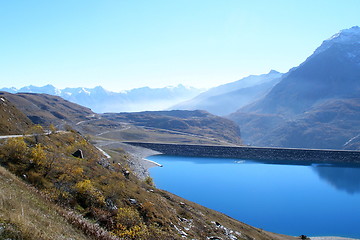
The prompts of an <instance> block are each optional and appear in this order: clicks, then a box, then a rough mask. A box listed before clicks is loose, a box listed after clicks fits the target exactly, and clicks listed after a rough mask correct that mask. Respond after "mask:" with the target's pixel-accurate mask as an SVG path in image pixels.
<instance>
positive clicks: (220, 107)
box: [171, 70, 283, 116]
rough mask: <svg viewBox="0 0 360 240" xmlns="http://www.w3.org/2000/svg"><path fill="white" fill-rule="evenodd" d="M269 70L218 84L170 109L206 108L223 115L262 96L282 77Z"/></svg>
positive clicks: (280, 74)
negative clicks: (265, 72) (266, 72)
mask: <svg viewBox="0 0 360 240" xmlns="http://www.w3.org/2000/svg"><path fill="white" fill-rule="evenodd" d="M282 75H283V74H282V73H279V72H277V71H275V70H271V71H270V72H269V73H268V74H262V75H251V76H248V77H245V78H243V79H240V80H238V81H235V82H231V83H227V84H224V85H220V86H218V87H214V88H211V89H210V90H208V91H206V92H203V93H201V94H199V95H198V96H196V97H195V98H193V99H190V100H188V101H186V102H182V103H179V104H177V105H175V106H173V107H172V108H171V109H183V110H196V109H202V110H206V111H208V112H210V113H212V114H216V115H220V116H224V115H228V114H230V113H233V112H235V111H236V110H238V109H239V108H241V107H243V106H245V105H247V104H249V103H251V102H253V101H255V100H257V99H260V98H261V97H263V96H264V95H265V94H266V93H267V92H269V91H270V90H271V88H272V87H274V86H275V85H276V84H277V83H278V82H279V81H280V80H281V77H282Z"/></svg>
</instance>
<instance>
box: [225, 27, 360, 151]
mask: <svg viewBox="0 0 360 240" xmlns="http://www.w3.org/2000/svg"><path fill="white" fill-rule="evenodd" d="M359 105H360V28H359V27H353V28H350V29H346V30H342V31H341V32H340V33H338V34H336V35H334V36H333V37H331V38H330V39H328V40H325V41H324V42H323V43H322V45H321V46H320V47H319V48H318V49H316V51H315V52H314V54H312V55H311V56H310V57H309V58H308V59H307V60H306V61H305V62H304V63H302V64H301V65H300V66H298V67H296V68H293V69H292V70H290V71H289V72H288V73H286V74H285V75H284V76H283V77H282V80H281V81H280V82H279V83H278V84H277V85H276V86H275V87H274V88H273V89H272V90H271V91H270V92H269V93H268V94H267V95H266V96H265V97H263V98H262V99H261V100H259V101H256V102H254V103H252V104H250V105H248V106H245V107H243V108H241V109H240V110H239V111H237V112H236V113H233V114H231V115H229V118H230V119H232V120H234V121H236V122H238V123H239V124H240V127H241V129H242V137H243V140H244V141H245V143H248V144H253V145H258V146H281V147H309V148H338V149H343V148H347V149H351V148H352V149H358V147H359V145H357V144H356V143H355V142H356V141H359V139H358V138H359V137H358V135H359V134H360V133H359V132H358V130H357V129H359V128H358V127H359V126H360V109H359V107H358V106H359ZM350 143H351V144H350Z"/></svg>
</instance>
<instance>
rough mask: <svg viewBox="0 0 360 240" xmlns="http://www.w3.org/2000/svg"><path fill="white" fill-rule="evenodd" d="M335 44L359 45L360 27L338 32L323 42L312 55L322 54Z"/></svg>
mask: <svg viewBox="0 0 360 240" xmlns="http://www.w3.org/2000/svg"><path fill="white" fill-rule="evenodd" d="M336 43H338V44H352V43H360V27H358V26H354V27H352V28H349V29H344V30H341V31H340V32H338V33H336V34H335V35H333V36H332V37H330V38H329V39H327V40H325V41H323V43H322V44H321V46H320V47H318V48H317V49H316V50H315V52H314V54H318V53H320V52H323V51H325V50H326V49H328V48H329V47H331V46H332V45H333V44H336Z"/></svg>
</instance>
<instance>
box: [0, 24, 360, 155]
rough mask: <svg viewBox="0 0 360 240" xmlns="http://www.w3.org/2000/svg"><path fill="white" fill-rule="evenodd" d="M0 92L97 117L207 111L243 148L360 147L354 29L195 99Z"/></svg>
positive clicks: (165, 93) (192, 95) (359, 52)
mask: <svg viewBox="0 0 360 240" xmlns="http://www.w3.org/2000/svg"><path fill="white" fill-rule="evenodd" d="M2 90H4V91H8V92H42V93H47V94H52V95H57V96H61V97H63V98H64V99H67V100H69V101H72V102H75V103H78V104H80V105H84V106H87V107H89V108H91V109H92V110H93V111H94V112H98V113H103V112H130V111H136V110H154V108H158V109H172V110H176V109H181V110H206V111H208V112H210V113H212V114H215V115H220V116H225V117H226V118H228V119H230V120H233V121H235V122H236V123H237V124H238V125H239V126H240V129H241V138H242V141H243V142H244V143H245V144H248V145H255V146H271V147H295V148H297V147H300V148H321V149H324V148H325V149H326V148H330V149H360V131H359V130H358V129H359V127H360V28H359V27H357V26H355V27H352V28H349V29H344V30H342V31H340V32H339V33H337V34H335V35H333V36H332V37H331V38H329V39H327V40H325V41H324V42H323V43H322V44H321V46H319V47H318V48H317V49H316V50H315V51H314V53H313V54H312V55H311V56H309V57H308V58H307V59H306V60H305V61H304V62H303V63H301V64H300V65H299V66H297V67H294V68H292V69H290V70H289V71H288V72H287V73H279V72H277V71H274V70H272V71H270V72H269V73H267V74H262V75H258V76H254V75H252V76H249V77H246V78H243V79H240V80H238V81H235V82H232V83H228V84H224V85H221V86H218V87H215V88H212V89H210V90H208V91H205V92H202V93H201V91H200V90H199V89H195V88H186V87H184V86H182V85H179V86H177V87H174V88H159V89H151V88H147V87H145V88H139V89H133V90H131V91H128V92H122V93H114V92H110V91H106V90H105V89H103V88H102V87H96V88H93V89H89V88H66V89H63V90H60V89H56V88H55V87H53V86H51V85H47V86H44V87H34V86H29V87H25V88H21V89H14V88H11V89H2ZM181 99H187V100H186V101H182V100H181ZM164 102H165V103H166V104H164V105H162V107H160V108H159V106H160V105H161V104H160V103H164ZM139 106H140V107H141V108H140V109H139V108H138V107H139ZM150 115H151V114H149V116H150ZM104 116H105V115H104ZM108 116H110V115H108ZM127 116H128V117H129V116H130V115H127ZM30 117H31V116H30Z"/></svg>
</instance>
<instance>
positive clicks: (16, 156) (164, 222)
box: [0, 132, 281, 239]
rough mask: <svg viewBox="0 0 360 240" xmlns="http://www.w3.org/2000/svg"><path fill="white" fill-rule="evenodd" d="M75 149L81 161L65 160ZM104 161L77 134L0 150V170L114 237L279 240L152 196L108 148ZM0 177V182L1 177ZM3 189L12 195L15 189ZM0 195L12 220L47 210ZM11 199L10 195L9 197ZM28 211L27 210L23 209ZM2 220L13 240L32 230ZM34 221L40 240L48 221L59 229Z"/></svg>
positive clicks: (12, 143)
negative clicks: (30, 185)
mask: <svg viewBox="0 0 360 240" xmlns="http://www.w3.org/2000/svg"><path fill="white" fill-rule="evenodd" d="M77 149H81V150H82V151H83V154H84V158H76V157H74V156H72V153H73V152H75V151H76V150H77ZM111 155H112V158H111V159H108V158H106V157H105V156H104V155H102V153H101V152H100V151H98V150H97V149H96V148H95V147H94V146H93V145H91V144H90V143H89V142H88V141H87V140H85V139H84V138H82V137H81V136H80V135H79V134H78V133H76V132H66V133H53V134H50V135H47V136H45V135H44V136H36V137H35V136H34V137H26V138H11V139H8V140H3V141H2V143H1V145H0V159H1V165H3V166H4V167H6V168H7V169H9V170H10V171H11V172H13V173H15V174H16V175H18V176H19V177H21V178H22V179H23V180H25V181H27V182H29V183H31V184H32V185H34V186H36V187H37V189H39V190H40V191H41V193H42V194H45V195H46V196H47V199H48V200H50V201H52V202H54V203H57V204H58V205H61V206H64V207H67V208H70V209H73V210H75V211H77V212H78V213H80V214H81V215H82V216H85V217H86V218H88V219H90V220H91V221H92V222H94V223H97V224H99V225H100V226H102V227H103V228H105V229H107V231H110V232H112V234H115V235H116V236H118V237H120V238H123V239H183V237H186V238H188V239H194V238H195V239H206V238H207V237H211V236H217V237H221V239H235V238H234V237H236V239H253V238H254V237H255V238H256V239H281V236H279V235H272V234H270V233H267V232H265V231H262V230H259V229H256V228H253V227H250V226H248V225H246V224H243V223H240V222H238V221H236V220H234V219H232V218H229V217H227V216H225V215H223V214H221V213H218V212H216V211H213V210H210V209H207V208H205V207H202V206H199V205H197V204H195V203H192V202H189V201H187V200H185V199H182V198H179V197H177V196H175V195H173V194H171V193H168V192H165V191H162V190H159V189H156V188H155V187H154V186H153V185H152V180H151V178H147V179H145V181H140V180H139V179H138V178H137V177H135V175H134V174H132V173H131V171H130V174H129V175H127V174H124V173H125V171H129V168H128V166H127V161H126V158H127V155H126V153H124V151H123V150H122V149H112V151H111ZM2 172H3V175H4V174H5V175H6V173H4V170H2ZM7 178H8V177H2V178H1V179H0V180H1V181H2V182H1V183H2V184H1V185H0V186H3V185H4V186H6V187H7V188H8V187H9V185H8V183H7V182H6V181H7V180H6V179H7ZM16 181H17V182H19V181H18V180H16ZM10 189H14V190H15V191H17V190H18V187H10ZM1 191H2V192H1V196H3V197H2V200H1V201H2V204H3V205H4V204H17V206H20V207H14V209H17V210H16V211H17V212H18V213H17V216H19V214H20V216H22V214H23V213H22V212H23V211H24V214H25V213H27V212H28V211H30V210H29V209H30V208H31V209H37V208H40V209H43V208H45V209H49V207H47V206H48V205H46V204H44V203H43V202H40V200H36V202H38V205H31V204H33V203H22V202H18V200H20V199H21V198H12V197H8V198H11V199H14V203H11V202H10V203H9V200H6V199H5V198H4V196H9V194H8V193H7V192H6V191H9V190H6V189H5V188H4V187H2V188H1ZM20 192H21V191H20ZM14 194H15V193H14ZM34 194H35V193H34ZM35 195H36V194H35ZM10 196H13V195H12V193H11V194H10ZM28 198H30V199H33V198H35V196H34V197H32V196H31V194H30V195H29V197H28ZM24 199H25V198H24ZM34 204H35V203H34ZM27 205H28V206H29V207H25V208H24V206H27ZM21 206H23V207H21ZM7 208H8V209H10V208H11V209H12V207H7ZM21 209H24V210H21ZM50 209H51V208H50ZM8 211H11V210H8ZM54 214H55V213H54ZM7 216H8V214H7V213H3V215H2V217H1V221H2V222H3V223H5V224H7V225H10V226H14V227H13V228H14V229H15V230H13V232H14V234H17V232H20V233H19V234H20V235H21V234H22V235H24V236H28V235H29V233H28V232H31V230H27V227H26V224H30V225H31V224H32V223H31V222H32V219H31V218H32V217H31V215H30V217H29V218H27V219H24V220H23V221H24V223H21V222H20V223H18V222H16V221H15V220H16V217H14V218H11V219H10V218H7ZM38 218H39V220H38V221H39V224H40V225H42V224H43V225H44V226H48V227H45V228H43V229H44V230H39V231H40V232H41V234H44V236H46V235H47V234H50V233H48V231H51V232H52V230H51V228H50V227H49V226H51V224H52V223H53V222H60V220H59V221H58V220H54V219H51V218H50V217H48V216H47V214H45V213H44V214H39V217H38ZM14 219H15V220H14ZM43 221H44V222H43ZM46 221H50V223H47V222H46ZM72 222H75V223H76V222H77V221H72ZM25 223H26V224H25ZM23 225H24V226H23ZM65 228H66V227H65ZM89 228H90V229H91V227H85V229H84V230H85V231H86V232H87V233H88V234H89V231H88V229H89ZM39 229H41V228H39ZM69 229H70V227H69ZM69 231H70V230H69ZM39 234H40V233H39ZM54 234H56V233H54ZM58 234H59V235H61V234H62V233H58ZM80 235H81V234H80ZM34 236H35V237H32V236H29V239H39V237H36V235H34ZM39 236H40V235H39ZM41 236H42V235H41ZM91 236H92V237H93V238H95V239H108V238H104V237H100V236H96V234H93V235H91ZM40 239H47V238H46V237H40ZM49 239H57V238H56V237H54V238H52V237H49ZM75 239H81V238H80V237H79V238H78V237H75Z"/></svg>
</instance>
